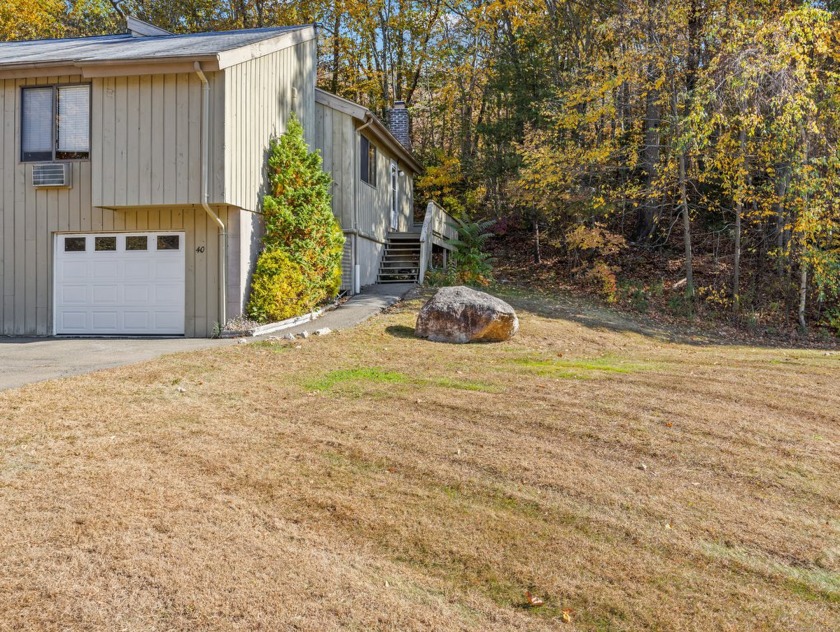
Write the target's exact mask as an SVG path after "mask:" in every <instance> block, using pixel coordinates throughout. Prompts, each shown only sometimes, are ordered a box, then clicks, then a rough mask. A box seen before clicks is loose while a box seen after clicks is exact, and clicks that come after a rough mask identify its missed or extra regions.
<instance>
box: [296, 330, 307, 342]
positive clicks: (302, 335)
mask: <svg viewBox="0 0 840 632" xmlns="http://www.w3.org/2000/svg"><path fill="white" fill-rule="evenodd" d="M298 337H299V338H303V339H304V340H306V339H307V338H309V332H308V331H306V330H305V329H304V330H303V331H302V332H300V333H299V334H298Z"/></svg>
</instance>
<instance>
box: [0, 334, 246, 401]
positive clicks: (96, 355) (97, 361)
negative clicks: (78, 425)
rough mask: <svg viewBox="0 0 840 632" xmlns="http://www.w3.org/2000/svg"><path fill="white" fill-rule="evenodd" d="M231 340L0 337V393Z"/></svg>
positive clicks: (227, 342) (217, 344)
mask: <svg viewBox="0 0 840 632" xmlns="http://www.w3.org/2000/svg"><path fill="white" fill-rule="evenodd" d="M235 342H236V341H235V340H234V341H231V340H208V339H196V338H174V339H64V338H2V337H0V391H2V390H4V389H8V388H17V387H19V386H23V385H24V384H30V383H32V382H43V381H45V380H53V379H56V378H61V377H68V376H71V375H81V374H83V373H90V372H91V371H98V370H100V369H110V368H113V367H116V366H122V365H125V364H133V363H135V362H144V361H146V360H151V359H153V358H157V357H159V356H162V355H165V354H167V353H178V352H179V351H190V350H193V349H206V348H208V347H215V346H219V345H223V344H231V343H235Z"/></svg>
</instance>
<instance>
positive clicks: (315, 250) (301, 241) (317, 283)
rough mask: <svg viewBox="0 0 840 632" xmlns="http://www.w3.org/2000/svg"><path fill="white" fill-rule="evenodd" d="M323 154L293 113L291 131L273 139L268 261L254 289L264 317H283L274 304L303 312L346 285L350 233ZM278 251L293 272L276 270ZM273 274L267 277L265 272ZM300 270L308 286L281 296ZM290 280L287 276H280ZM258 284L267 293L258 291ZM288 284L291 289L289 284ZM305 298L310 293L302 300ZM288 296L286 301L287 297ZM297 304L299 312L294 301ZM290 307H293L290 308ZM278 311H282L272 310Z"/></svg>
mask: <svg viewBox="0 0 840 632" xmlns="http://www.w3.org/2000/svg"><path fill="white" fill-rule="evenodd" d="M321 167H322V161H321V156H320V154H318V152H310V151H309V148H308V147H307V145H306V141H305V140H304V138H303V127H302V126H301V124H300V121H298V119H297V117H295V116H294V115H292V117H291V119H290V121H289V128H288V130H287V131H286V133H285V134H283V135H282V136H281V137H280V138H278V139H273V140H272V141H271V147H270V152H269V158H268V178H269V184H270V193H269V194H267V195H265V196H264V197H263V216H264V219H265V236H264V237H263V246H264V248H265V252H264V254H263V255H262V256H261V257H260V259H261V260H262V259H263V257H266V261H265V265H264V266H262V267H261V266H260V265H259V264H258V265H257V269H256V271H255V272H254V279H253V282H252V283H253V285H252V290H251V303H250V304H249V306H248V313H249V314H250V315H251V317H252V318H255V319H257V320H260V321H265V320H274V319H276V318H277V317H276V316H272V315H269V312H267V311H265V306H266V304H267V303H266V302H265V300H266V298H265V297H266V296H272V297H274V298H272V299H271V300H269V304H273V305H276V304H279V303H278V301H279V302H281V303H282V304H283V305H284V308H283V310H281V311H282V313H284V314H287V316H284V318H288V317H291V316H298V315H300V314H302V313H304V312H305V311H307V310H310V309H312V308H314V307H315V306H317V305H318V304H319V303H322V302H324V301H325V300H326V299H328V298H331V297H333V296H335V295H336V294H337V293H338V290H339V288H340V287H341V255H342V251H343V249H344V234H343V233H342V231H341V227H340V226H339V224H338V222H337V221H336V219H335V216H334V215H333V212H332V204H331V194H330V188H331V187H332V179H331V178H330V176H329V175H327V174H326V173H324V171H323V169H322V168H321ZM275 252H282V253H285V256H286V259H285V260H286V261H288V262H290V263H293V264H294V265H295V266H296V267H295V269H294V271H290V272H289V273H288V275H285V274H280V273H278V272H277V271H276V270H275V267H274V265H273V263H276V262H279V261H280V259H279V258H278V257H277V256H276V255H275V254H274V253H275ZM266 274H268V275H270V276H269V277H264V275H266ZM298 274H299V275H300V278H301V279H302V282H303V284H304V289H303V290H302V291H301V292H300V293H299V295H295V294H289V295H287V296H285V297H281V296H280V295H279V294H277V292H280V291H288V292H293V291H297V282H296V281H295V283H291V282H288V283H287V282H286V280H289V281H291V279H293V278H294V279H296V278H297V275H298ZM278 279H285V280H278ZM257 288H259V291H260V292H261V293H262V294H261V295H260V296H259V297H258V296H257ZM283 288H285V289H283ZM301 297H305V300H304V299H301ZM281 299H282V300H281ZM292 305H297V306H298V307H299V308H300V309H299V310H298V311H297V312H296V313H289V309H291V308H290V307H288V306H292ZM287 307H288V308H287ZM271 313H272V314H276V313H278V312H271Z"/></svg>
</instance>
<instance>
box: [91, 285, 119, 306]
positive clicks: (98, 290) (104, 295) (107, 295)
mask: <svg viewBox="0 0 840 632" xmlns="http://www.w3.org/2000/svg"><path fill="white" fill-rule="evenodd" d="M118 302H119V286H117V285H98V284H97V285H94V286H93V304H94V305H115V304H117V303H118Z"/></svg>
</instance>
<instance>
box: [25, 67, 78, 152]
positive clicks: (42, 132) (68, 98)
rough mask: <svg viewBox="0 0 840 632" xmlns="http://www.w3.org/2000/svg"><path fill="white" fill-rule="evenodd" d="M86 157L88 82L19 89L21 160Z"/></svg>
mask: <svg viewBox="0 0 840 632" xmlns="http://www.w3.org/2000/svg"><path fill="white" fill-rule="evenodd" d="M89 158H90V85H87V84H85V85H67V86H45V87H37V88H23V91H22V96H21V160H22V161H23V162H48V161H53V160H87V159H89Z"/></svg>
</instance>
